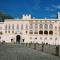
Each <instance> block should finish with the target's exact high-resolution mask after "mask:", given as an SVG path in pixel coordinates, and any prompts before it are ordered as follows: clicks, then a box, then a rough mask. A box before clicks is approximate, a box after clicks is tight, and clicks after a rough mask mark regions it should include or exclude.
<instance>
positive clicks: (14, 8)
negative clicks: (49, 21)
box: [0, 0, 60, 18]
mask: <svg viewBox="0 0 60 60" xmlns="http://www.w3.org/2000/svg"><path fill="white" fill-rule="evenodd" d="M0 11H2V12H5V13H7V14H9V15H11V16H13V17H15V18H17V17H21V16H22V14H31V15H32V16H33V17H36V18H45V17H47V18H53V17H55V16H56V14H57V12H58V11H60V0H0Z"/></svg>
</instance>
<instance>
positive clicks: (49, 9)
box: [45, 7, 54, 12]
mask: <svg viewBox="0 0 60 60" xmlns="http://www.w3.org/2000/svg"><path fill="white" fill-rule="evenodd" d="M45 10H46V11H51V12H52V11H54V9H52V8H49V7H46V8H45Z"/></svg>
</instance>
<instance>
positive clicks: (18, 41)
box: [16, 35, 21, 44]
mask: <svg viewBox="0 0 60 60" xmlns="http://www.w3.org/2000/svg"><path fill="white" fill-rule="evenodd" d="M20 39H21V37H20V35H17V36H16V43H18V44H20Z"/></svg>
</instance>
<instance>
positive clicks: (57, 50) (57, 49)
mask: <svg viewBox="0 0 60 60" xmlns="http://www.w3.org/2000/svg"><path fill="white" fill-rule="evenodd" d="M56 56H59V46H56Z"/></svg>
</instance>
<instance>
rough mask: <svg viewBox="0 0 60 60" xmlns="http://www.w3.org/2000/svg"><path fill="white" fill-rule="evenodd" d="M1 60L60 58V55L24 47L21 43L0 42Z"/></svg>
mask: <svg viewBox="0 0 60 60" xmlns="http://www.w3.org/2000/svg"><path fill="white" fill-rule="evenodd" d="M0 60H60V57H58V56H53V55H50V54H46V53H43V52H40V51H37V50H34V49H31V48H27V47H23V46H22V45H20V44H17V45H16V44H14V45H12V44H3V45H2V44H0Z"/></svg>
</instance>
